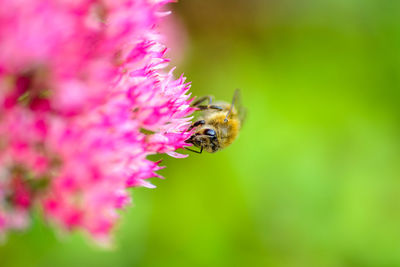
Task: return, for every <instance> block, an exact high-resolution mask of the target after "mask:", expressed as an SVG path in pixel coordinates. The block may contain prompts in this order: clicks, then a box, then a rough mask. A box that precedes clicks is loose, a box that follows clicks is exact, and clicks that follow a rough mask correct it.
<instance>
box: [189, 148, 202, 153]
mask: <svg viewBox="0 0 400 267" xmlns="http://www.w3.org/2000/svg"><path fill="white" fill-rule="evenodd" d="M185 149H186V150H189V151H192V152H195V153H197V154H201V152H203V147H201V148H200V151H196V150H194V149H190V148H188V147H185Z"/></svg>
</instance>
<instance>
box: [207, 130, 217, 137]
mask: <svg viewBox="0 0 400 267" xmlns="http://www.w3.org/2000/svg"><path fill="white" fill-rule="evenodd" d="M204 134H205V135H209V136H215V135H216V133H215V131H214V130H213V129H207V130H205V131H204Z"/></svg>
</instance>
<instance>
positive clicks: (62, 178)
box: [0, 0, 193, 241]
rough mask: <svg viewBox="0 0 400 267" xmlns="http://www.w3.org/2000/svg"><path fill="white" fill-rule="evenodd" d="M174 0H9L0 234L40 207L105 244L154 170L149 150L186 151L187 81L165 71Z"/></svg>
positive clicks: (0, 113)
mask: <svg viewBox="0 0 400 267" xmlns="http://www.w3.org/2000/svg"><path fill="white" fill-rule="evenodd" d="M167 2H168V1H154V0H153V1H151V0H126V1H123V0H119V1H84V0H81V1H68V0H57V1H39V0H19V1H18V0H17V1H15V0H6V1H3V2H2V5H0V233H3V234H4V233H6V232H7V231H8V230H10V229H20V228H24V227H26V226H27V225H28V224H29V215H28V214H29V211H30V210H31V208H32V205H34V204H38V205H40V206H41V207H42V209H43V211H44V214H45V216H46V218H47V219H48V220H50V221H52V222H53V223H54V225H57V226H60V227H61V228H62V229H82V230H84V231H87V232H88V233H90V234H91V236H93V237H94V238H95V239H97V240H101V241H105V240H108V239H109V237H110V231H111V230H112V229H113V226H114V224H115V223H116V221H117V220H118V210H119V209H122V208H124V207H125V206H126V205H127V204H129V203H130V197H129V193H128V191H127V188H128V187H132V186H147V187H152V185H151V184H150V183H148V182H147V181H146V179H148V178H150V177H157V176H158V175H157V174H156V173H155V172H156V171H157V170H159V169H160V168H161V167H160V166H159V165H158V163H159V162H152V161H150V160H148V159H147V158H146V157H147V156H148V155H150V154H155V153H167V154H169V155H172V156H175V157H181V155H179V154H177V153H176V152H174V151H175V150H176V149H178V148H182V147H183V146H184V145H185V142H184V140H186V139H187V137H188V136H189V135H190V133H188V132H185V129H187V126H188V124H190V118H188V117H187V116H188V115H190V114H191V113H192V111H193V109H192V108H191V107H190V105H189V103H190V99H189V95H188V94H187V92H188V90H189V84H188V83H186V82H185V78H184V77H183V76H181V77H180V78H178V79H174V77H173V75H172V70H171V71H169V72H164V69H165V68H166V66H167V64H168V60H167V59H166V58H165V53H166V47H164V46H163V45H162V44H161V43H160V42H159V40H160V38H161V37H162V36H161V35H159V34H158V33H157V32H156V30H155V25H156V23H158V22H159V20H160V19H159V17H160V15H161V14H162V13H161V12H160V10H161V8H162V6H163V5H164V4H165V3H167ZM145 133H147V134H145ZM158 177H159V176H158Z"/></svg>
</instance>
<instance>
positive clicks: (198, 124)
mask: <svg viewBox="0 0 400 267" xmlns="http://www.w3.org/2000/svg"><path fill="white" fill-rule="evenodd" d="M204 124H206V121H205V120H199V121H196V122H195V123H193V124H192V125H191V126H190V127H189V128H188V129H187V130H188V131H190V130H192V129H193V128H194V127H197V126H200V125H204Z"/></svg>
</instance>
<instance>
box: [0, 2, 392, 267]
mask: <svg viewBox="0 0 400 267" xmlns="http://www.w3.org/2000/svg"><path fill="white" fill-rule="evenodd" d="M171 8H172V9H173V11H174V14H175V15H174V17H173V20H172V22H170V23H172V24H171V25H173V24H174V23H175V24H176V23H177V25H175V26H173V27H178V29H179V31H180V34H174V35H171V38H170V40H168V42H170V46H171V51H170V53H171V54H170V55H171V57H172V65H177V70H176V73H177V74H179V73H182V72H184V73H185V75H186V76H187V78H188V80H189V81H192V92H193V94H194V95H206V94H213V95H214V96H215V97H216V98H217V99H225V100H230V99H231V97H232V93H233V91H234V89H235V88H241V91H242V96H243V104H244V105H245V106H246V107H247V109H248V116H247V120H246V122H245V125H244V127H243V129H242V131H241V135H240V137H239V139H238V140H236V142H235V143H234V144H233V145H232V146H231V147H229V148H227V149H225V150H224V151H221V152H218V153H216V154H207V153H205V154H202V155H197V154H191V155H190V157H189V158H187V159H173V158H168V157H164V156H160V155H155V156H154V159H160V158H164V162H163V164H164V165H166V166H167V168H166V169H165V170H162V171H160V174H162V175H163V176H165V177H166V178H167V179H166V180H158V179H153V180H152V182H153V183H154V184H156V185H157V188H156V189H146V188H135V189H133V190H132V194H133V197H134V206H132V207H130V208H129V209H128V210H127V211H126V212H125V213H123V215H122V216H123V218H122V220H121V224H120V225H119V226H118V228H117V229H116V242H115V243H116V246H115V248H114V249H112V250H110V251H105V250H102V249H99V248H97V247H96V246H94V245H93V244H91V243H90V242H88V241H87V238H86V237H85V236H83V235H82V234H80V233H74V234H72V235H66V236H62V235H60V234H57V233H55V232H54V231H53V230H52V229H50V228H49V227H47V226H46V224H45V223H43V222H42V221H41V220H39V219H36V220H35V221H34V224H33V226H32V228H31V230H29V231H27V232H26V233H13V234H12V235H10V236H9V239H8V242H7V243H5V244H3V245H0V266H7V267H11V266H49V267H50V266H51V267H53V266H58V267H64V266H66V267H71V266H98V267H102V266H119V267H125V266H126V267H128V266H278V267H280V266H305V267H313V266H317V267H319V266H400V153H399V152H400V138H399V137H400V107H399V101H400V49H399V48H400V20H399V14H400V1H397V0H393V1H391V0H324V1H321V0H279V1H278V0H213V1H211V0H181V1H180V2H179V3H177V4H173V5H172V6H171ZM166 30H167V31H168V29H166ZM35 216H36V217H38V215H35Z"/></svg>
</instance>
